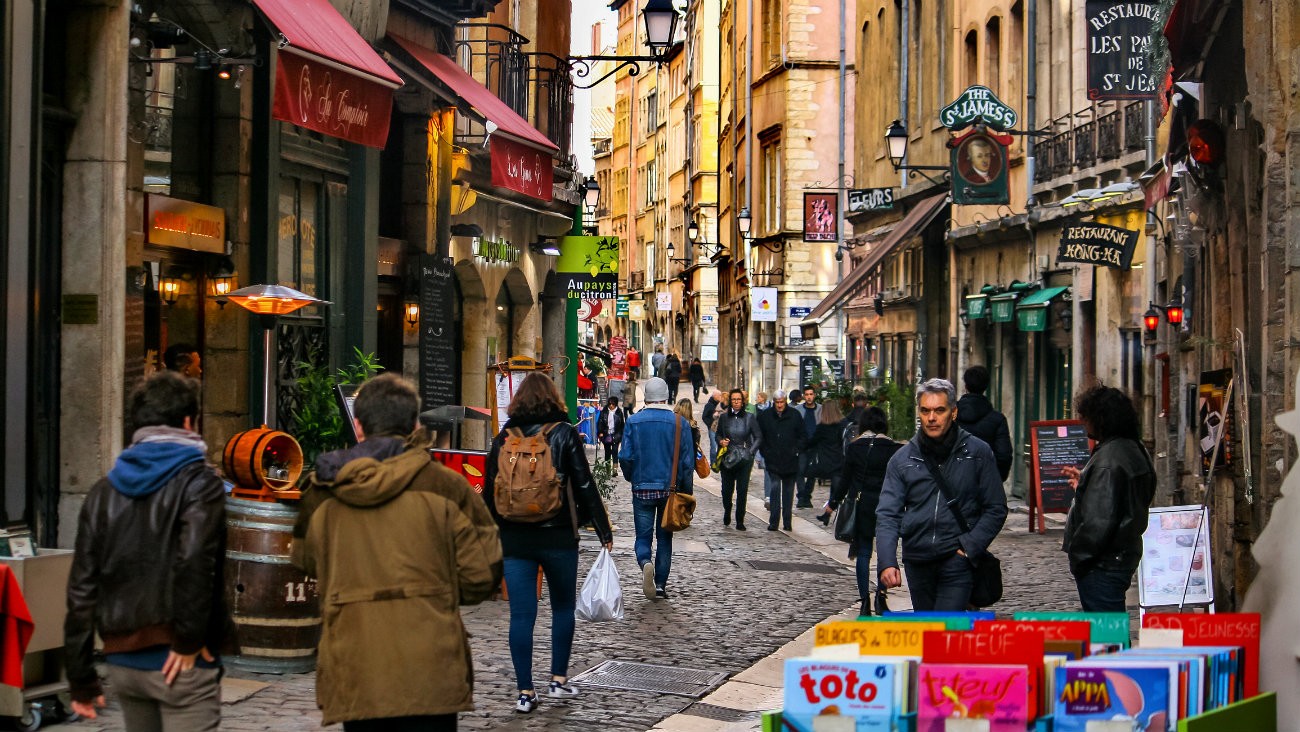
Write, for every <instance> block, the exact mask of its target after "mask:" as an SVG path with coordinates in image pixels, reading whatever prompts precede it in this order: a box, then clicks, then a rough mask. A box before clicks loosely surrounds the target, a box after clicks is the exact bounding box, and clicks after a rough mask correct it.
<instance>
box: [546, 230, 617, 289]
mask: <svg viewBox="0 0 1300 732" xmlns="http://www.w3.org/2000/svg"><path fill="white" fill-rule="evenodd" d="M555 273H556V274H557V275H559V277H560V282H561V283H562V284H563V285H564V291H565V292H566V293H567V295H566V297H568V298H570V299H578V300H612V299H614V298H617V297H618V237H616V236H566V237H562V238H561V239H560V256H559V257H558V258H557V259H556V262H555Z"/></svg>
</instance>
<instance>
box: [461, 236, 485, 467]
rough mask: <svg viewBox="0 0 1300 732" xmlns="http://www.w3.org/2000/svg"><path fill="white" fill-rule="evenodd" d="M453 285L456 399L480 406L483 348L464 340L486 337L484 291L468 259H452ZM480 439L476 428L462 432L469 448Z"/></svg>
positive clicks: (480, 340)
mask: <svg viewBox="0 0 1300 732" xmlns="http://www.w3.org/2000/svg"><path fill="white" fill-rule="evenodd" d="M456 285H457V287H458V289H459V291H460V292H459V294H460V297H459V298H458V299H457V306H458V309H457V312H456V332H455V334H454V336H453V337H455V338H456V352H457V353H459V354H460V402H461V404H464V405H467V406H477V407H484V406H487V366H488V357H487V349H485V348H479V347H474V348H466V347H465V346H466V344H479V343H485V342H486V340H487V337H488V306H487V292H486V290H485V289H484V287H483V278H482V277H480V276H479V273H478V270H476V269H475V268H474V262H473V261H472V260H468V259H463V260H461V261H460V262H457V263H456ZM482 440H483V435H482V434H480V433H479V431H478V430H466V431H465V432H464V433H463V434H462V446H463V447H466V448H469V449H484V448H486V445H484V444H475V443H476V442H479V441H482Z"/></svg>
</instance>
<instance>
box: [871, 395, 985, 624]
mask: <svg viewBox="0 0 1300 732" xmlns="http://www.w3.org/2000/svg"><path fill="white" fill-rule="evenodd" d="M916 415H917V417H919V418H920V421H921V428H920V429H919V430H917V432H916V435H915V436H913V437H912V439H911V440H910V441H908V443H907V444H906V445H903V447H902V449H900V450H899V451H898V452H896V453H894V456H893V457H892V458H890V460H889V467H888V468H886V469H885V482H884V486H883V487H882V488H881V491H880V505H879V506H878V507H877V508H876V556H877V559H876V564H877V566H878V567H879V570H880V584H881V585H883V586H885V587H898V586H899V585H901V584H902V583H903V578H902V576H901V575H900V574H899V571H898V543H899V540H900V539H901V540H902V542H903V567H904V569H906V571H907V586H908V588H909V589H910V590H911V592H912V607H913V608H915V609H916V610H941V611H949V610H951V611H961V610H965V609H966V608H967V605H968V604H969V603H970V595H971V589H972V587H973V586H974V566H975V565H976V564H978V563H979V562H980V561H982V560H983V559H984V558H985V557H987V556H988V548H989V545H990V544H992V543H993V539H994V538H995V537H997V535H998V532H999V531H1001V530H1002V524H1003V523H1004V522H1005V521H1006V520H1007V497H1006V494H1005V493H1003V492H1002V478H1001V476H1000V475H999V474H998V465H997V461H996V460H995V459H994V457H993V450H992V449H990V448H989V446H988V444H987V443H985V442H984V441H983V440H981V439H980V438H978V437H975V436H973V435H971V434H970V433H969V432H967V431H966V430H963V429H962V428H960V427H958V426H957V424H956V418H957V390H956V389H955V388H953V385H952V383H951V382H949V381H946V380H944V379H930V380H929V381H924V382H921V384H920V385H919V386H917V387H916ZM940 481H942V482H943V483H945V484H946V485H945V486H942V487H941V486H940ZM945 493H947V494H948V496H945V495H944V494H945ZM958 512H960V514H961V517H962V520H960V521H959V520H958V518H957V513H958Z"/></svg>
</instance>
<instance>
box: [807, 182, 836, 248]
mask: <svg viewBox="0 0 1300 732" xmlns="http://www.w3.org/2000/svg"><path fill="white" fill-rule="evenodd" d="M836 200H837V196H836V194H834V193H805V194H803V240H804V241H835V240H836V239H837V238H838V236H837V234H838V232H837V231H836V229H837V228H838V223H839V222H838V221H836V218H835V212H836V205H837V204H836Z"/></svg>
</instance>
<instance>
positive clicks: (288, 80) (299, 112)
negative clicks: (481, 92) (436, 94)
mask: <svg viewBox="0 0 1300 732" xmlns="http://www.w3.org/2000/svg"><path fill="white" fill-rule="evenodd" d="M253 4H254V5H256V6H257V9H258V10H260V11H261V12H262V14H263V15H265V16H266V19H267V21H268V22H269V23H270V24H271V25H272V27H274V28H275V30H276V31H277V32H278V33H279V34H280V39H281V40H280V51H281V53H280V54H279V56H278V57H277V64H278V65H277V69H276V74H275V102H274V108H273V109H272V111H271V114H272V116H273V117H275V118H276V119H278V120H282V121H284V122H289V123H292V124H295V125H298V126H300V127H306V128H308V129H311V130H315V131H317V132H320V133H323V134H326V135H331V136H333V137H338V138H341V139H344V140H348V141H349V142H355V143H359V144H362V145H367V146H369V147H378V148H382V147H383V146H384V143H385V141H386V140H387V139H388V123H389V118H390V115H391V114H392V108H393V89H396V88H397V87H399V86H401V85H402V77H400V76H398V75H397V73H396V72H395V71H393V70H392V69H391V68H389V66H388V64H386V63H384V60H383V59H382V58H380V57H379V54H378V53H376V52H375V49H373V48H371V47H370V44H369V43H366V40H365V39H364V38H362V37H361V35H360V34H359V33H357V31H356V29H354V28H353V27H352V25H351V24H350V23H348V21H347V19H346V18H344V17H343V16H342V15H340V14H339V12H338V11H337V10H335V9H334V6H332V5H330V3H329V0H253Z"/></svg>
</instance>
